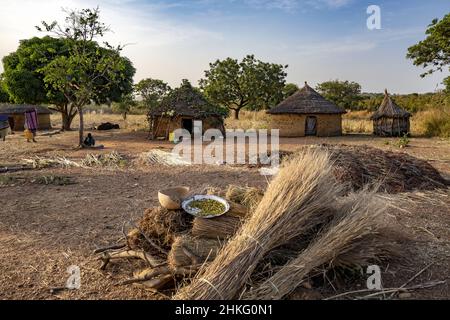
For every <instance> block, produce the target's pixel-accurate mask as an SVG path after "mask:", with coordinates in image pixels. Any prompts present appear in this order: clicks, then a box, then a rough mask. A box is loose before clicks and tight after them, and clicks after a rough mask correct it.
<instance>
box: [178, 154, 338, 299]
mask: <svg viewBox="0 0 450 320" xmlns="http://www.w3.org/2000/svg"><path fill="white" fill-rule="evenodd" d="M331 171H332V168H331V164H330V161H329V155H328V153H327V152H324V151H321V150H308V151H305V152H303V153H300V154H299V155H297V156H296V157H294V158H293V159H292V160H290V161H288V162H287V164H286V166H285V167H284V168H283V169H282V170H280V172H279V174H278V175H277V177H276V178H275V179H274V180H273V181H272V183H271V184H270V185H269V186H268V189H267V191H266V193H265V195H264V197H263V199H262V200H261V202H260V204H259V205H258V207H257V209H256V211H255V213H254V214H253V215H251V216H250V218H249V219H248V220H247V221H246V222H245V223H244V225H243V226H242V227H241V228H240V230H239V231H238V233H237V234H236V235H235V237H233V238H232V239H231V240H230V242H229V243H228V244H227V245H226V246H225V247H224V248H223V249H222V250H221V251H220V252H219V254H218V256H217V257H216V259H215V260H214V261H213V262H212V263H211V264H210V265H209V266H205V267H203V268H201V270H200V272H199V274H198V275H197V276H196V278H194V280H193V281H192V283H191V284H190V285H189V286H186V287H184V288H182V289H181V290H180V291H179V292H178V293H177V294H176V295H175V296H174V299H223V300H224V299H233V298H235V297H236V296H237V294H238V292H239V291H240V289H241V288H242V287H243V285H244V284H245V282H246V281H247V280H248V279H249V278H250V275H251V274H252V272H253V271H254V269H255V267H256V265H257V264H258V262H259V261H260V260H261V259H262V258H263V257H264V255H265V254H266V253H267V252H268V251H270V250H271V249H273V248H274V247H278V246H280V245H283V244H285V243H286V242H288V241H289V240H291V239H293V238H295V237H296V236H298V235H301V234H303V233H305V232H307V230H309V229H310V228H312V227H313V226H316V225H317V224H319V223H320V222H321V221H324V220H326V219H327V217H328V214H327V212H328V211H327V210H326V209H327V208H328V207H329V203H330V202H332V201H333V199H334V198H335V197H336V196H337V195H338V193H339V192H340V188H339V186H338V185H337V184H336V182H335V179H334V178H333V175H332V172H331Z"/></svg>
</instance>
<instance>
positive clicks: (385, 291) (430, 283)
mask: <svg viewBox="0 0 450 320" xmlns="http://www.w3.org/2000/svg"><path fill="white" fill-rule="evenodd" d="M444 283H446V281H445V280H443V281H434V282H428V283H425V284H422V285H416V286H412V287H409V288H405V287H403V288H386V289H383V290H382V291H378V292H375V293H373V294H370V295H367V296H363V297H359V298H358V299H362V298H365V297H369V296H375V295H380V294H385V293H391V292H398V291H409V290H414V289H424V288H431V287H434V286H437V285H440V284H444ZM375 290H376V289H362V290H354V291H348V292H344V293H340V294H338V295H335V296H332V297H328V298H325V299H323V300H332V299H336V298H341V297H345V296H348V295H351V294H354V293H364V292H371V291H375Z"/></svg>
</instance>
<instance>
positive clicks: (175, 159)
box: [139, 149, 191, 166]
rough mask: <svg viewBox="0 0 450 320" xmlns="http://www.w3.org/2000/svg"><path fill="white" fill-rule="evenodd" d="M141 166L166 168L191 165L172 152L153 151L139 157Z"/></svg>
mask: <svg viewBox="0 0 450 320" xmlns="http://www.w3.org/2000/svg"><path fill="white" fill-rule="evenodd" d="M139 162H141V163H142V164H162V165H166V166H188V165H190V164H191V163H190V162H189V161H187V160H186V159H183V157H181V156H179V155H177V154H174V153H172V152H166V151H163V150H158V149H154V150H151V151H149V152H143V153H141V154H140V155H139Z"/></svg>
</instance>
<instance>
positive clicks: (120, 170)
mask: <svg viewBox="0 0 450 320" xmlns="http://www.w3.org/2000/svg"><path fill="white" fill-rule="evenodd" d="M366 116H367V114H364V113H357V114H353V113H351V114H348V115H346V117H345V119H344V130H345V132H347V133H350V134H346V135H344V136H342V137H333V138H315V137H307V138H292V139H287V138H286V139H285V138H282V139H280V142H281V146H280V147H281V149H282V150H286V151H293V150H295V149H298V148H299V147H301V146H303V145H310V144H322V143H327V144H333V145H334V144H346V145H367V146H372V147H375V148H379V149H382V150H389V151H393V152H396V153H406V154H409V155H411V156H414V157H417V158H419V159H423V160H427V161H428V162H429V163H430V164H431V165H432V166H433V167H434V168H436V169H437V170H439V172H440V173H441V174H442V176H444V177H447V178H448V179H450V141H449V140H448V139H439V138H425V137H421V136H420V135H419V134H418V136H417V137H416V136H415V135H414V136H413V137H412V138H411V139H410V141H409V145H408V146H407V147H404V148H400V147H399V146H398V141H399V139H398V138H377V137H373V136H372V135H370V134H368V133H369V132H370V131H371V128H370V126H369V125H370V123H369V122H368V121H367V120H365V119H366V118H367V117H366ZM58 121H60V120H59V119H58V117H56V116H52V122H53V124H54V126H55V127H57V126H58ZM105 121H111V122H114V123H119V124H120V126H121V129H120V130H111V131H104V132H100V131H95V130H91V129H90V128H93V127H94V126H95V125H98V124H100V123H101V122H105ZM86 122H87V124H86V128H88V130H87V131H88V132H91V133H92V134H93V135H94V137H95V138H96V140H97V142H98V143H99V144H103V145H104V146H105V148H104V149H103V150H95V151H92V150H91V151H89V150H79V149H76V148H75V144H76V141H77V132H76V131H71V132H64V133H60V134H55V135H53V136H42V135H39V136H38V137H37V143H27V142H26V141H25V139H24V137H23V135H22V134H21V133H16V134H15V135H10V136H8V137H7V140H6V142H0V168H1V167H5V166H11V165H14V164H18V163H20V162H21V161H22V159H26V158H32V157H35V156H39V157H41V158H54V157H64V158H66V159H70V160H75V161H80V160H81V159H83V158H85V157H86V155H87V154H88V153H95V154H107V153H111V152H112V151H117V152H118V153H119V154H121V155H122V156H123V158H124V159H125V161H126V162H125V165H124V166H121V167H115V168H108V167H94V168H59V167H56V168H55V167H51V168H42V169H38V170H28V171H19V172H7V173H0V247H1V248H2V250H0V270H1V272H0V299H163V298H164V296H162V295H158V294H154V293H153V292H151V291H146V290H145V289H142V288H137V287H135V286H133V285H121V286H118V285H117V284H118V283H119V282H121V281H123V280H125V279H127V278H129V277H130V276H132V275H131V271H130V270H132V269H130V268H129V266H130V264H134V263H135V262H132V261H128V260H125V261H122V262H120V263H115V264H113V265H112V266H111V267H109V268H108V269H107V270H105V271H102V270H99V261H97V260H96V259H95V256H94V255H93V253H92V252H93V250H94V249H96V248H98V247H102V246H105V245H108V244H111V243H114V242H116V241H117V240H118V239H119V238H120V237H122V231H123V226H124V223H126V222H129V221H134V222H136V221H137V220H138V219H139V217H141V216H142V213H143V212H144V210H145V209H146V208H149V207H153V206H155V205H157V203H158V201H157V191H158V190H159V189H162V188H165V187H170V186H176V185H189V186H190V187H191V189H192V190H193V191H201V190H204V189H205V188H206V187H219V188H226V187H227V186H228V185H230V184H236V185H242V186H245V185H247V186H253V187H260V188H265V187H266V186H267V179H266V177H264V176H261V175H260V174H259V172H258V170H257V169H256V168H251V167H245V166H244V167H235V166H189V167H168V166H164V165H156V164H155V165H150V166H145V165H142V164H137V163H135V162H134V160H135V159H137V158H138V157H139V154H140V153H142V152H146V151H149V150H151V149H156V148H158V149H162V150H170V149H171V148H172V146H173V144H171V143H169V142H165V141H149V140H147V132H146V125H147V124H146V121H145V116H137V115H129V116H128V118H127V120H123V119H122V118H121V117H120V116H118V115H98V114H97V115H93V114H89V115H86ZM76 123H77V119H75V120H74V128H76V127H77V125H76ZM413 123H414V121H413ZM227 125H228V127H235V126H236V127H237V126H239V127H240V128H244V129H245V128H250V127H257V128H264V126H265V125H266V124H265V120H264V115H262V114H260V113H258V114H251V113H247V112H243V113H242V120H241V121H240V122H239V123H236V121H235V120H231V119H228V120H227ZM413 127H414V124H413ZM413 133H414V132H413ZM40 134H42V132H41V133H40ZM393 197H395V201H394V203H395V206H392V207H390V209H389V215H390V216H391V218H392V219H394V221H395V223H396V224H398V225H399V226H400V228H401V229H402V230H403V231H404V232H406V233H407V234H408V235H409V236H410V238H411V241H410V242H409V243H408V244H407V245H406V247H405V248H404V250H405V252H408V256H409V257H410V259H409V261H408V262H406V263H405V262H403V263H402V264H395V263H393V264H386V265H383V266H382V276H383V286H385V287H399V286H401V285H403V284H404V283H406V282H407V281H408V280H410V279H411V278H413V280H414V281H411V282H412V283H413V284H421V283H426V282H429V281H445V280H446V281H447V283H446V284H443V285H439V286H435V287H433V288H428V289H420V290H414V291H411V292H410V293H409V295H403V298H406V299H418V298H433V299H448V298H450V288H449V284H448V281H449V279H450V273H449V270H450V231H449V230H450V191H449V190H448V189H441V190H439V191H417V192H414V193H408V194H398V195H395V196H394V195H393ZM70 265H77V266H79V267H80V268H81V281H82V282H81V288H80V289H79V290H71V291H67V290H66V291H60V292H56V293H51V292H50V288H53V287H61V286H64V284H65V282H66V279H67V278H68V274H67V272H66V270H67V268H68V267H69V266H70ZM326 283H327V282H326ZM364 287H365V278H364V277H363V278H361V279H360V280H357V281H356V282H352V283H351V284H348V283H345V282H341V283H338V285H336V284H334V285H324V287H323V288H322V289H321V290H319V291H316V290H311V289H305V288H300V289H298V290H297V291H296V292H295V294H294V295H293V296H292V298H293V299H308V298H326V297H329V296H333V295H335V294H338V293H342V292H345V291H348V290H354V289H363V288H364ZM378 298H379V297H378Z"/></svg>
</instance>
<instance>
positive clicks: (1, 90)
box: [0, 78, 10, 103]
mask: <svg viewBox="0 0 450 320" xmlns="http://www.w3.org/2000/svg"><path fill="white" fill-rule="evenodd" d="M6 102H10V98H9V93H8V91H6V89H5V84H4V82H3V79H2V78H0V103H6Z"/></svg>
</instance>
